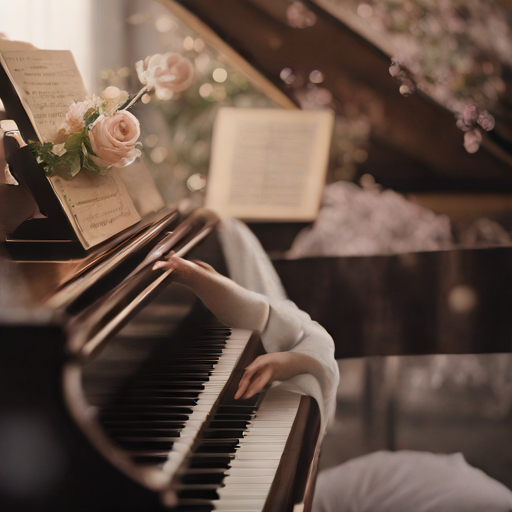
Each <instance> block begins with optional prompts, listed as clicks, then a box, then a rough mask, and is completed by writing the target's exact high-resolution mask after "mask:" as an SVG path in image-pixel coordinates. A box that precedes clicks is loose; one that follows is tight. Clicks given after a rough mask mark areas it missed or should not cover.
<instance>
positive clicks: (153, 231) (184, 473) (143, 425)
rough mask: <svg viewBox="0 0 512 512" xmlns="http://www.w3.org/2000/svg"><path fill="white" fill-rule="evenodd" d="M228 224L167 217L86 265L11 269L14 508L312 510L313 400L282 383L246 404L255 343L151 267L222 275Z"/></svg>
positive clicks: (8, 440) (10, 504)
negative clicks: (185, 265)
mask: <svg viewBox="0 0 512 512" xmlns="http://www.w3.org/2000/svg"><path fill="white" fill-rule="evenodd" d="M217 220H218V219H217V218H216V216H215V215H214V214H213V213H212V212H210V211H206V210H198V211H196V212H194V213H192V214H191V215H190V216H188V217H187V218H185V219H180V215H179V213H178V212H177V211H175V210H172V209H167V210H165V211H162V212H159V213H158V214H156V215H154V216H153V218H151V219H145V221H144V224H143V225H142V226H140V225H139V226H138V229H137V230H135V231H134V232H133V233H131V235H130V236H129V237H128V238H127V237H126V235H125V236H124V240H123V241H121V242H120V241H119V240H112V241H109V242H107V245H106V246H103V247H102V248H101V249H98V250H96V251H93V253H91V254H89V255H88V256H87V257H85V258H83V259H80V260H76V259H74V260H68V261H65V262H52V261H45V262H37V261H31V262H11V261H7V260H4V261H3V262H2V295H3V298H7V300H8V301H9V303H8V304H3V306H4V307H3V308H2V321H1V333H2V334H1V339H2V349H1V350H2V355H1V357H0V359H1V361H2V371H1V374H2V377H1V379H2V385H1V389H2V416H1V417H2V420H1V425H0V429H1V430H2V435H1V437H2V440H3V441H2V442H3V443H4V444H2V446H3V449H2V456H1V457H0V460H1V462H0V466H1V468H2V469H1V473H2V482H3V483H2V485H1V486H0V487H1V488H2V489H1V493H0V496H1V502H2V509H3V510H30V509H33V510H70V509H72V510H164V509H168V508H171V509H173V510H174V509H175V507H176V506H177V505H179V507H178V508H177V509H176V510H198V511H199V510H212V506H213V504H214V503H215V501H216V500H217V506H216V508H217V509H219V510H222V509H224V508H226V507H227V508H226V510H238V508H236V507H237V506H238V507H240V506H242V505H241V504H240V503H241V502H243V503H245V505H244V506H248V507H249V508H247V510H276V511H277V510H292V509H293V507H294V505H295V504H298V503H302V502H303V500H304V498H305V491H306V487H307V484H308V481H309V477H310V472H311V469H312V463H313V461H314V453H315V439H317V438H318V432H319V411H318V407H317V406H316V402H314V401H313V400H312V399H310V397H301V396H299V395H296V394H292V393H285V392H280V391H279V389H278V388H276V389H275V390H271V391H269V392H267V393H266V394H265V395H264V396H258V397H256V398H255V399H249V400H237V401H235V400H234V398H233V396H234V393H235V392H236V389H237V385H238V381H239V380H240V378H241V375H242V374H243V369H244V368H245V367H246V366H247V365H248V364H249V363H250V362H251V361H252V360H253V359H254V358H255V357H257V356H258V355H260V354H261V353H263V348H262V345H261V342H260V340H259V338H258V335H257V333H251V332H249V331H243V330H232V329H230V328H229V327H226V326H224V325H222V324H220V322H218V321H216V319H215V318H214V317H213V316H212V315H211V314H209V312H208V311H207V310H206V308H204V306H202V305H201V304H198V303H197V299H195V297H194V296H193V294H191V292H188V291H186V290H185V289H183V288H181V287H178V286H177V285H172V284H170V283H171V282H172V276H171V275H170V273H169V272H163V271H153V270H152V265H153V263H154V261H155V257H154V255H155V253H157V254H162V252H161V251H162V250H164V252H168V251H170V250H175V251H176V252H177V253H178V254H182V255H183V256H186V257H192V258H200V259H202V260H204V261H207V262H210V263H211V264H213V265H215V267H217V268H219V269H220V270H222V254H221V252H220V249H219V247H218V243H217V242H216V239H215V234H214V229H215V224H216V222H217ZM251 429H252V430H251ZM250 432H252V437H251V436H250V435H249V433H250ZM235 459H236V461H235ZM30 468H32V469H30ZM225 479H228V480H230V481H231V482H232V483H231V486H230V485H228V481H227V480H226V481H224V480H225ZM251 482H253V483H254V486H253V487H252V488H251ZM221 485H222V488H221ZM219 495H220V496H221V497H222V498H223V499H222V502H224V505H223V506H222V502H219V501H218V498H219ZM267 495H268V499H267ZM241 500H242V501H241ZM243 500H245V501H243ZM219 503H220V505H219ZM237 503H238V505H237ZM233 504H234V505H233ZM223 507H224V508H223ZM230 507H231V508H230ZM233 507H235V508H233ZM244 510H245V508H244Z"/></svg>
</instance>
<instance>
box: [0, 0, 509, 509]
mask: <svg viewBox="0 0 512 512" xmlns="http://www.w3.org/2000/svg"><path fill="white" fill-rule="evenodd" d="M160 3H161V4H163V5H164V6H166V7H167V8H169V10H170V11H171V12H172V13H173V14H174V15H176V16H177V17H179V18H181V19H183V20H185V21H186V22H188V23H190V24H191V26H193V28H194V29H195V30H197V31H200V32H201V33H202V37H203V38H204V40H206V41H207V42H212V41H216V42H217V43H219V44H220V46H221V48H222V49H223V50H225V51H226V53H227V54H228V56H229V59H231V62H235V64H239V65H240V67H241V69H242V71H243V72H247V70H248V65H247V62H249V63H251V64H252V65H254V66H255V67H257V68H258V69H259V70H260V73H261V74H262V76H264V77H265V80H263V82H262V83H263V84H266V85H264V87H262V88H263V89H264V90H265V91H266V92H268V93H269V94H270V95H271V96H272V98H273V100H274V101H276V103H281V104H283V105H285V106H287V107H288V108H293V105H294V103H296V102H297V99H296V96H295V93H296V90H295V89H294V88H293V87H289V86H288V85H287V84H286V83H284V82H283V81H282V80H281V79H280V78H279V75H280V72H281V70H282V69H283V67H285V66H288V67H290V68H293V70H294V72H295V73H296V74H300V73H302V74H303V75H304V76H307V75H309V73H310V72H311V71H312V70H315V69H321V70H322V71H323V73H324V76H325V77H326V78H325V82H324V84H323V86H325V87H326V88H328V89H330V90H331V91H332V94H333V102H332V106H333V107H334V108H335V110H337V111H338V113H339V112H343V105H344V104H345V102H346V101H347V96H346V95H347V94H349V95H350V94H352V93H353V92H354V90H356V91H357V89H358V88H359V89H361V90H362V89H363V86H370V85H372V84H373V86H374V87H376V88H377V89H378V93H379V97H380V99H381V100H382V102H383V104H384V105H385V107H386V113H387V115H388V117H387V118H386V123H384V124H382V123H381V124H378V123H377V125H376V126H375V127H374V128H375V129H374V130H373V131H372V136H371V140H370V145H369V148H368V154H369V158H368V160H367V161H366V162H365V163H364V164H362V165H361V168H360V172H361V173H364V172H371V173H372V174H373V175H374V176H375V177H376V178H377V181H379V182H380V183H382V184H383V185H384V186H392V187H394V188H395V189H397V190H399V191H403V192H429V191H439V190H442V191H450V192H451V191H454V190H455V191H462V192H475V191H477V192H481V191H486V192H488V193H497V192H499V193H504V192H510V191H511V189H512V180H511V177H510V171H509V162H508V160H507V156H506V155H504V154H503V152H500V148H497V147H495V146H494V145H493V143H492V142H491V141H486V143H485V145H484V147H482V148H481V150H480V152H479V153H477V154H476V155H468V154H466V153H465V152H464V150H463V149H462V146H461V133H460V132H459V131H458V129H457V128H455V125H454V122H453V116H452V114H450V113H449V112H447V111H445V110H443V109H442V108H440V107H439V106H437V105H433V104H432V102H431V101H430V100H429V99H428V98H425V97H424V96H422V95H414V96H412V97H410V98H402V97H400V96H399V95H398V93H397V85H396V83H394V82H393V80H392V79H391V77H389V73H388V65H389V62H388V61H387V59H386V58H384V57H383V55H382V54H381V53H380V52H378V51H376V50H375V48H374V47H373V46H371V45H370V44H368V42H367V41H365V40H364V39H363V38H361V37H360V36H359V35H357V34H355V33H354V32H353V31H352V30H351V29H349V28H348V27H347V26H346V25H344V24H343V23H341V22H340V21H339V20H337V19H335V18H334V17H333V16H331V15H330V14H327V13H326V12H325V11H324V10H323V9H321V8H320V7H318V5H317V3H313V2H307V3H305V5H306V6H307V8H308V9H310V10H311V11H312V12H314V13H315V16H316V22H315V24H314V25H313V26H311V27H308V28H304V29H296V28H291V27H290V26H289V25H287V23H286V9H287V7H288V2H284V1H279V2H275V1H273V2H272V1H267V0H249V1H246V2H239V1H236V0H219V1H217V2H208V1H205V0H183V1H180V2H170V1H167V0H162V1H161V2H160ZM226 13H230V15H229V16H227V15H226ZM347 48H350V49H351V51H350V52H349V51H346V49H347ZM240 56H242V57H240ZM249 67H250V66H249ZM249 74H250V73H249ZM342 79H343V80H345V79H348V81H349V83H351V84H352V88H350V87H349V88H348V89H347V88H346V87H340V83H341V82H340V80H341V81H343V80H342ZM272 83H273V86H272V85H270V84H272ZM343 83H345V82H343ZM354 84H355V85H354ZM375 84H378V85H375ZM347 91H348V92H347ZM350 91H352V93H351V92H350ZM288 98H291V99H288ZM362 100H363V101H364V98H362ZM6 106H7V107H9V106H8V105H6ZM389 116H391V117H389ZM418 118H421V119H424V120H425V123H424V124H423V125H422V126H418V123H417V119H418ZM500 121H503V122H505V120H500ZM430 126H436V129H437V128H438V127H439V131H436V132H434V131H432V130H430V129H429V127H430ZM411 147H413V148H415V149H416V150H418V151H410V148H411ZM408 148H409V149H408ZM482 169H485V173H483V172H482ZM13 170H14V171H16V169H13ZM2 193H3V192H2ZM9 193H11V195H10V196H7V195H6V200H5V201H3V202H2V210H3V211H2V212H1V219H2V222H3V224H4V226H8V229H13V228H12V226H13V225H14V227H16V222H15V221H13V212H15V211H16V206H17V205H16V202H17V201H16V198H14V199H13V196H12V191H10V192H9ZM15 193H17V194H20V195H21V194H22V192H21V191H17V192H15ZM17 215H21V216H22V215H23V212H21V213H20V212H18V213H17ZM15 216H16V215H14V217H15ZM23 220H24V218H23V217H20V218H19V221H20V222H21V221H23ZM216 222H217V220H216V218H215V216H214V215H212V213H211V212H207V211H204V210H199V211H196V212H195V213H192V214H191V215H189V216H183V215H181V214H180V212H179V211H178V210H176V209H172V208H170V209H169V208H167V209H164V210H162V211H160V212H158V213H155V214H152V215H149V216H147V217H145V218H144V219H143V220H142V221H141V222H140V223H139V224H138V225H136V226H135V228H134V229H131V230H129V231H127V232H125V233H122V234H121V235H120V236H119V237H115V238H114V239H111V240H109V241H107V242H105V243H104V244H102V245H101V246H99V247H98V248H97V249H94V250H91V251H89V252H88V253H86V254H84V255H81V256H80V257H79V258H73V259H69V260H64V261H62V258H59V255H56V254H53V256H52V251H53V253H54V252H55V249H54V248H51V247H50V248H49V249H48V247H46V248H44V247H43V245H44V244H39V245H40V246H41V247H40V250H41V251H43V252H45V259H44V261H38V252H37V249H35V248H30V250H29V251H28V255H27V254H25V256H24V257H17V258H15V259H14V260H11V258H10V256H8V255H7V253H5V254H4V258H3V259H2V262H1V264H2V266H1V267H0V272H1V280H2V285H1V290H0V299H1V301H0V303H1V305H2V310H1V312H0V314H1V322H0V324H1V326H0V329H1V330H0V333H1V335H0V338H1V348H0V350H1V354H0V379H1V387H0V390H1V391H0V392H1V393H2V401H1V403H2V417H1V419H0V421H1V423H0V429H1V430H0V447H1V449H0V502H1V503H2V509H5V510H31V509H32V510H43V509H44V510H69V509H73V510H84V511H85V510H126V511H129V510H162V509H171V510H172V509H173V508H175V507H178V510H190V511H198V512H199V511H202V510H211V509H212V508H213V507H217V509H219V510H238V511H239V512H240V511H241V510H265V511H274V510H275V511H276V512H277V511H286V510H290V511H292V510H294V508H295V507H296V510H302V507H303V506H304V510H308V508H309V506H310V500H311V498H312V492H313V489H314V473H315V444H316V439H317V438H318V431H319V413H318V407H317V405H316V403H315V402H314V401H313V400H311V399H310V398H309V397H301V398H300V400H299V401H298V400H297V397H294V396H291V397H290V396H287V395H284V394H279V393H274V392H268V393H267V394H265V395H264V396H259V397H257V399H255V400H251V401H247V402H246V403H239V402H237V403H234V400H233V394H234V388H235V387H236V384H237V380H238V379H239V378H240V375H241V372H242V371H243V368H244V367H245V366H246V365H247V362H248V361H250V360H252V359H253V358H254V357H256V356H257V355H258V354H259V353H261V350H262V348H261V343H260V342H259V340H258V337H257V335H255V334H253V333H249V332H241V331H236V330H231V329H229V327H226V326H222V325H219V324H218V322H216V321H215V319H213V318H211V315H209V314H208V312H207V311H205V310H204V308H203V307H202V306H201V304H198V303H197V302H196V301H195V299H194V297H192V296H191V295H190V294H189V293H188V292H186V291H185V290H184V289H182V288H179V287H177V286H175V285H173V284H172V275H166V274H165V273H163V272H161V271H158V272H155V271H152V270H151V266H152V265H151V263H152V261H153V260H152V254H155V251H158V250H161V248H162V247H164V248H165V251H169V250H175V251H176V252H178V254H182V255H183V256H185V257H187V258H197V259H202V260H204V261H206V262H208V263H210V264H212V265H213V266H214V267H215V268H216V269H217V270H219V271H220V272H226V268H225V264H224V262H223V257H222V253H221V250H220V246H219V243H218V240H217V239H216V236H215V224H216ZM300 227H302V226H300V225H284V224H274V225H269V224H256V223H253V224H251V228H252V229H253V231H254V232H255V233H256V234H257V235H258V236H259V237H260V239H261V240H262V242H263V243H264V245H265V246H266V248H267V249H269V251H271V252H276V251H279V250H283V249H286V248H287V246H289V242H290V241H291V238H292V237H293V235H294V234H295V233H296V232H297V231H298V229H299V228H300ZM4 251H5V249H4ZM509 251H510V249H507V248H500V249H479V250H464V251H459V250H456V251H446V252H434V253H430V254H426V253H425V254H424V253H418V254H416V255H410V256H411V257H410V258H409V259H407V258H403V257H400V256H396V257H382V258H348V259H344V260H341V259H338V258H329V259H317V260H314V259H313V260H300V261H286V260H281V259H279V260H276V261H275V266H276V268H277V269H278V272H279V273H280V275H281V277H282V279H283V282H284V284H285V286H286V287H287V290H288V293H289V294H290V297H291V298H292V300H294V301H295V302H296V303H297V304H298V305H299V307H301V308H303V309H304V310H306V311H308V312H309V313H310V314H311V315H312V316H313V318H314V319H315V320H319V321H320V322H321V323H323V324H325V325H326V327H327V328H328V330H330V332H331V334H333V336H334V338H335V342H336V343H337V355H338V357H347V356H348V357H353V356H356V355H376V354H381V355H382V354H409V353H439V352H445V353H464V352H466V353H467V352H493V351H496V352H501V351H509V350H510V346H509V343H510V342H509V340H510V337H509V334H510V324H509V323H507V321H504V316H503V315H504V307H505V303H506V302H507V300H506V299H507V297H508V296H509V293H510V292H507V291H506V284H507V279H506V278H503V276H508V275H509V274H510V265H509V263H508V261H507V256H508V255H509ZM25 253H27V251H25ZM408 256H409V255H408ZM29 259H30V260H32V261H28V260H29ZM59 259H60V260H61V261H59ZM376 261H377V262H381V264H380V265H377V266H376V265H375V262H376ZM411 261H412V266H411ZM340 262H341V263H340ZM481 265H484V266H485V268H486V272H487V273H488V275H491V276H492V280H491V283H490V284H489V283H488V281H486V278H485V276H484V277H482V275H481ZM369 268H371V269H372V272H368V269H369ZM390 268H393V269H394V273H393V274H390V273H389V269H390ZM411 268H414V271H413V274H414V276H415V279H411ZM443 268H446V272H444V273H443V272H441V271H440V269H443ZM297 272H300V273H301V276H304V278H303V279H301V280H297V279H296V275H297ZM425 273H426V274H425ZM332 275H335V276H336V279H334V280H333V279H332ZM360 275H364V276H365V277H366V279H367V280H368V282H369V283H370V284H369V287H370V289H371V290H372V292H374V294H375V299H374V300H375V304H376V308H377V310H378V311H383V313H382V314H381V315H373V313H372V311H371V310H370V311H368V309H367V306H368V304H367V303H366V301H365V300H363V299H361V300H360V301H356V302H354V297H353V295H351V294H350V293H349V291H344V285H345V283H346V281H347V276H352V277H353V278H354V279H356V280H357V279H358V276H360ZM432 276H435V277H436V278H437V281H434V282H432ZM475 277H479V278H480V281H479V282H480V286H481V290H483V292H485V293H483V292H482V293H483V294H482V295H481V296H480V297H479V298H480V301H479V305H481V304H484V305H485V300H486V298H487V297H489V296H493V297H494V298H495V300H496V301H498V302H499V305H500V307H499V308H495V307H489V308H488V309H485V308H484V309H480V306H479V307H478V308H476V310H474V311H473V312H471V313H470V318H471V319H474V322H480V324H478V325H481V327H480V328H479V329H477V330H476V331H475V330H473V329H471V328H470V327H471V325H472V324H471V323H469V324H468V322H467V317H464V318H461V317H457V318H458V323H455V324H453V323H451V321H450V318H448V319H446V318H445V319H444V320H443V321H444V324H443V325H448V324H450V325H451V326H452V327H451V328H450V329H448V331H446V332H444V331H441V334H442V336H440V331H439V330H436V329H431V330H427V331H425V336H424V339H422V340H421V343H420V344H417V343H415V339H413V337H411V332H415V333H416V332H418V330H421V329H422V326H424V324H425V323H428V322H430V321H431V319H432V315H434V316H435V317H436V318H437V316H436V315H439V311H438V309H439V308H437V306H436V304H439V301H440V300H441V299H442V298H443V297H444V298H445V297H446V293H447V289H448V290H449V286H453V285H454V284H458V283H460V282H468V281H469V282H470V283H473V281H471V280H472V279H474V278H475ZM327 282H328V283H329V285H330V286H328V287H327ZM425 282H427V283H428V284H430V288H429V290H430V291H429V295H428V296H425V295H424V294H422V292H421V291H420V287H421V286H422V285H423V284H424V283H425ZM379 283H388V286H387V287H386V286H379ZM393 283H398V287H399V293H396V294H395V295H394V296H392V298H391V300H392V301H395V302H393V304H394V306H396V308H395V309H393V308H391V309H392V310H393V311H394V313H396V316H394V317H393V320H394V323H393V325H395V324H396V325H402V320H401V319H402V318H403V315H404V311H409V310H410V308H413V309H414V306H415V304H416V305H417V308H416V309H415V311H416V312H417V315H415V316H414V315H413V316H411V317H409V320H410V324H411V326H410V327H411V328H410V329H408V328H403V329H402V330H401V331H400V336H399V337H398V338H397V337H396V336H393V334H394V333H393V331H389V335H388V336H387V337H386V336H382V333H383V332H386V328H387V325H388V324H387V323H386V322H388V321H389V316H388V310H385V308H384V309H382V310H381V309H378V308H379V307H380V306H381V305H382V303H383V301H385V300H387V299H388V297H389V295H388V294H389V291H390V289H391V286H392V284H393ZM372 286H373V287H374V288H372ZM447 287H448V288H447ZM312 290H313V292H314V293H311V291H312ZM479 290H480V289H479ZM413 291H414V292H415V293H416V299H417V300H416V302H413V303H410V302H409V301H408V299H409V298H410V297H411V293H413ZM325 303H328V304H330V308H320V307H319V305H322V304H325ZM350 305H351V307H352V309H350V308H349V307H348V306H350ZM345 308H346V309H345ZM407 308H409V309H407ZM429 308H430V309H429ZM436 308H437V309H436ZM340 310H343V311H345V312H346V313H344V317H343V322H342V321H340V317H339V311H340ZM322 315H323V316H322ZM455 317H456V314H455V313H454V318H455ZM345 320H346V321H347V322H346V323H345ZM362 325H366V326H370V328H367V329H362ZM468 325H469V326H470V327H468ZM492 325H494V326H500V327H496V329H498V331H496V336H494V337H492V338H491V339H489V338H485V339H484V333H485V332H486V329H487V328H488V327H489V326H492ZM347 326H348V327H347ZM406 327H407V326H406ZM461 332H464V333H465V334H471V336H469V338H464V337H462V336H460V333H461ZM395 334H396V332H395ZM445 334H447V335H445ZM392 337H393V339H394V340H395V344H394V345H393V344H390V343H389V341H390V339H391V338H392ZM347 339H350V340H352V341H350V342H347ZM284 408H285V409H286V411H284V412H283V409H284ZM277 409H278V410H279V411H280V413H279V414H276V410H277ZM260 419H261V421H260ZM251 432H252V433H251ZM251 436H252V437H251ZM241 440H242V441H241ZM244 441H245V444H244ZM2 443H3V444H2ZM268 446H272V450H271V451H270V452H269V451H265V450H266V449H267V447H268ZM237 452H239V453H240V454H242V456H241V457H238V455H237ZM27 468H28V469H27ZM235 469H236V470H237V472H236V473H235ZM248 475H250V476H248ZM248 479H249V480H250V481H251V483H252V485H253V486H252V487H248V486H249V484H248ZM224 489H226V490H227V491H226V492H227V494H225V495H224V498H225V499H223V492H224V491H223V490H224ZM239 496H242V497H243V498H244V499H245V500H246V504H247V507H246V508H243V509H241V508H237V507H239V504H238V501H237V499H238V497H239ZM219 498H220V500H219ZM219 503H220V505H219ZM230 503H231V504H230ZM230 506H231V507H232V508H229V507H230ZM223 507H224V508H223ZM233 507H234V508H233ZM251 507H252V508H251Z"/></svg>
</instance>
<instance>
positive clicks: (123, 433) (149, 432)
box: [109, 428, 180, 439]
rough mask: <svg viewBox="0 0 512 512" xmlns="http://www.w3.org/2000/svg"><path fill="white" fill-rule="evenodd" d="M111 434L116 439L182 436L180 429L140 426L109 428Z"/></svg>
mask: <svg viewBox="0 0 512 512" xmlns="http://www.w3.org/2000/svg"><path fill="white" fill-rule="evenodd" d="M109 434H110V435H111V436H112V437H113V438H114V439H122V438H127V437H130V438H132V437H133V438H135V437H141V438H142V437H154V438H157V437H169V438H171V437H173V438H178V437H180V431H179V430H168V429H164V428H155V429H151V428H140V429H128V428H127V429H115V430H109Z"/></svg>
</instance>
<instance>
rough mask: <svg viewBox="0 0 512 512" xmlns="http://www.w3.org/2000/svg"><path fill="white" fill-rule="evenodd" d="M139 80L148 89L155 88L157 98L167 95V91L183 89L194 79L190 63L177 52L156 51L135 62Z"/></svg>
mask: <svg viewBox="0 0 512 512" xmlns="http://www.w3.org/2000/svg"><path fill="white" fill-rule="evenodd" d="M135 69H136V70H137V75H138V76H139V80H140V81H141V82H142V83H143V84H144V85H146V86H147V88H148V90H149V91H151V90H152V89H153V88H154V89H155V93H156V95H157V96H158V97H159V98H162V99H165V98H168V97H169V93H174V92H180V91H184V90H185V89H187V88H188V87H190V85H192V82H193V81H194V67H193V66H192V63H191V62H190V61H189V60H188V59H185V58H184V57H182V56H181V55H179V54H177V53H165V54H164V55H161V54H159V53H157V54H156V55H153V56H151V57H146V58H145V59H144V60H143V61H142V60H140V61H139V62H137V63H136V64H135Z"/></svg>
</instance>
